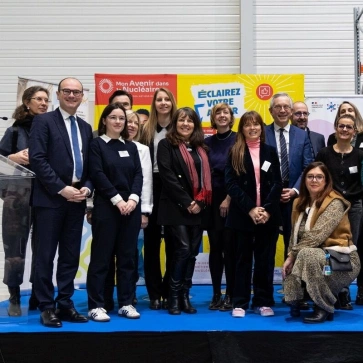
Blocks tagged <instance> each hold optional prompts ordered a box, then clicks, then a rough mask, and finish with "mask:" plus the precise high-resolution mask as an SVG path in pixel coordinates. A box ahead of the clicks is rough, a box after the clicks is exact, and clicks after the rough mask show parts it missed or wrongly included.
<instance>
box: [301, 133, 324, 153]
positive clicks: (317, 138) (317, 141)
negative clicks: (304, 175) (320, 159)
mask: <svg viewBox="0 0 363 363" xmlns="http://www.w3.org/2000/svg"><path fill="white" fill-rule="evenodd" d="M306 132H307V134H308V137H309V140H310V142H311V146H312V148H313V150H314V155H313V158H314V159H315V157H316V155H317V154H318V152H319V151H320V149H322V148H323V147H325V137H324V135H322V134H319V133H317V132H314V131H310V129H309V128H307V131H306Z"/></svg>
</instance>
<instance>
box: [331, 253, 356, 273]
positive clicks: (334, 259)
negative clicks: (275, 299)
mask: <svg viewBox="0 0 363 363" xmlns="http://www.w3.org/2000/svg"><path fill="white" fill-rule="evenodd" d="M326 252H328V253H329V255H330V258H329V260H330V268H331V270H332V271H352V270H353V267H352V263H351V261H350V254H349V253H341V252H337V251H334V250H326Z"/></svg>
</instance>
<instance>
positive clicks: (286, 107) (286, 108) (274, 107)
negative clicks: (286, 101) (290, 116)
mask: <svg viewBox="0 0 363 363" xmlns="http://www.w3.org/2000/svg"><path fill="white" fill-rule="evenodd" d="M272 108H273V109H274V110H276V111H281V110H282V109H285V110H286V111H290V110H291V107H290V106H287V105H282V106H281V105H276V106H273V107H272Z"/></svg>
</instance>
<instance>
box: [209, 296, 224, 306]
mask: <svg viewBox="0 0 363 363" xmlns="http://www.w3.org/2000/svg"><path fill="white" fill-rule="evenodd" d="M222 304H223V300H222V294H221V293H217V294H214V295H213V298H212V301H211V302H210V304H209V307H208V309H209V310H218V309H219V308H220V307H221V306H222Z"/></svg>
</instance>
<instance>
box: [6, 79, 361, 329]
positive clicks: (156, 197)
mask: <svg viewBox="0 0 363 363" xmlns="http://www.w3.org/2000/svg"><path fill="white" fill-rule="evenodd" d="M82 96H83V86H82V84H81V82H80V81H79V80H77V79H75V78H66V79H63V80H62V81H61V82H60V83H59V85H58V91H57V97H58V100H59V108H57V109H56V110H54V111H51V112H46V111H47V104H48V102H49V93H48V91H47V90H46V89H44V88H41V87H30V88H29V89H27V90H26V91H25V92H24V95H23V104H22V105H21V106H19V108H18V109H17V110H18V111H16V112H15V113H14V118H15V120H16V121H15V123H14V125H13V126H12V127H11V128H9V129H8V130H7V131H6V134H5V135H4V137H3V139H2V140H1V142H0V153H1V154H2V155H4V156H8V157H9V159H10V160H13V161H15V162H17V163H19V164H22V165H25V166H27V167H30V168H31V170H32V171H34V173H35V174H36V178H35V180H34V185H33V192H32V198H31V205H32V218H31V220H32V223H33V234H32V249H33V263H32V265H33V268H32V276H31V281H32V283H33V288H32V290H33V293H32V299H33V300H32V301H33V305H34V306H35V307H38V309H39V310H40V312H41V315H40V321H41V323H42V324H43V325H45V326H48V327H61V326H62V321H71V322H77V323H83V322H87V321H88V320H89V319H90V320H93V321H97V322H107V321H109V320H110V316H109V315H108V313H109V312H110V311H111V310H113V309H114V299H113V292H114V285H115V277H116V287H117V303H118V315H120V316H123V317H126V318H129V319H137V318H139V317H140V313H139V312H138V311H137V310H136V307H135V306H136V304H137V298H136V283H137V280H138V277H139V276H138V259H139V257H140V252H141V251H140V246H139V248H138V236H139V232H140V229H142V230H143V231H144V254H143V256H144V273H145V283H146V288H147V292H148V295H149V298H150V304H149V307H150V309H152V310H159V309H165V310H168V312H169V314H171V315H179V314H181V312H184V313H187V314H194V313H196V312H197V310H196V308H195V307H194V306H193V305H192V303H191V301H190V292H189V290H190V288H191V286H192V277H193V273H194V267H195V262H196V256H197V255H198V251H199V248H200V244H201V240H202V235H203V231H204V230H206V231H207V233H208V237H209V242H210V255H209V266H210V272H211V278H212V285H213V294H212V299H211V301H210V303H209V309H210V310H219V311H232V316H233V317H243V316H245V314H246V311H247V309H248V308H249V307H250V303H251V304H252V305H251V308H252V309H253V311H254V313H256V314H259V315H261V316H273V315H274V311H273V309H272V308H273V306H274V304H275V301H274V298H273V277H274V265H275V261H274V260H275V253H276V243H277V239H278V236H279V234H282V235H283V239H284V245H285V259H286V261H285V263H284V265H283V268H282V273H283V277H284V279H285V282H284V293H285V302H286V303H288V304H289V305H290V306H291V316H293V317H297V316H299V315H300V310H303V309H309V303H308V301H307V300H308V299H312V300H313V302H314V312H313V314H312V315H310V316H308V317H305V318H304V321H305V322H307V323H319V322H323V321H325V320H330V319H332V317H333V313H334V305H335V308H342V309H344V308H345V309H351V308H352V305H351V304H350V301H349V285H350V283H351V282H352V281H353V280H354V279H355V278H356V277H357V276H358V273H359V270H360V262H359V257H358V254H357V248H356V245H357V244H358V241H359V239H360V228H359V227H360V225H361V221H360V218H361V211H362V180H361V170H362V155H361V154H362V151H360V150H359V147H360V145H361V143H360V136H361V134H359V133H358V135H357V130H360V128H362V131H363V121H362V119H361V118H360V114H359V111H358V110H357V109H356V108H355V107H354V106H353V105H351V104H350V103H344V104H342V105H341V107H340V108H339V110H338V113H340V114H339V116H337V119H336V123H335V125H334V127H335V133H334V136H332V138H331V139H332V140H330V138H329V140H330V141H331V143H332V144H333V145H331V146H328V147H327V148H325V140H324V137H323V136H322V135H319V134H316V133H314V132H312V131H310V130H309V129H308V127H307V119H308V116H309V112H308V108H307V106H306V105H305V104H304V103H303V102H296V103H295V104H293V102H292V100H291V98H290V97H289V95H288V94H285V93H279V94H275V95H274V96H273V97H272V98H271V101H270V102H271V103H270V108H269V110H270V113H271V116H272V118H273V120H274V122H273V123H272V124H271V125H269V126H265V124H264V121H263V119H262V117H261V115H259V114H258V113H257V112H256V111H248V112H246V113H245V114H244V115H243V116H242V117H241V119H240V122H239V125H238V128H237V132H234V131H232V127H233V124H234V115H233V111H232V109H231V107H230V106H229V105H228V104H225V103H221V104H217V105H215V106H214V107H213V109H212V110H211V126H212V127H213V128H214V129H215V130H216V133H215V134H214V135H213V136H211V137H208V138H206V139H205V138H204V134H203V130H202V127H201V122H200V119H199V117H198V115H197V114H196V112H195V111H194V110H193V109H191V108H189V107H183V108H180V109H177V107H176V102H175V99H174V96H173V94H172V93H171V92H170V91H169V90H168V89H166V88H160V89H158V90H157V91H156V92H155V93H154V96H153V99H152V103H151V108H150V114H149V118H148V120H147V121H146V122H145V123H143V120H142V117H143V115H144V112H143V111H141V112H140V113H138V112H133V111H132V105H133V99H132V95H130V94H129V93H128V92H126V91H122V90H119V91H116V92H115V93H114V94H113V95H112V96H111V97H110V100H109V105H107V106H106V107H105V109H104V110H103V112H102V114H101V117H100V120H99V124H98V128H97V131H96V132H94V133H93V135H92V129H91V127H90V126H89V125H88V124H87V123H86V122H85V121H84V120H82V119H81V118H80V117H78V116H76V111H77V108H78V107H79V105H80V103H81V101H82ZM351 110H353V111H351ZM20 111H21V112H20ZM17 112H18V113H17ZM19 112H20V113H19ZM19 115H20V116H19ZM290 120H291V121H292V124H290V123H289V122H290ZM295 125H296V126H295ZM14 129H15V130H16V133H17V143H15V144H14V137H13V133H14ZM352 144H353V145H352ZM314 160H316V162H313V161H314ZM90 197H92V198H93V210H92V212H91V213H89V215H88V221H89V222H90V223H91V225H92V234H93V240H92V245H91V256H90V264H89V268H88V274H87V293H88V316H87V317H86V316H83V315H82V314H80V313H79V312H78V311H77V310H76V309H75V307H74V304H73V301H72V295H73V292H74V282H73V281H74V278H75V275H76V272H77V268H78V263H79V253H80V242H81V236H82V225H83V219H84V213H85V209H86V199H87V198H90ZM26 232H28V229H27V231H26ZM162 239H164V241H165V255H166V268H165V274H164V275H163V274H162V272H161V267H160V246H161V241H162ZM5 243H7V242H6V241H5V239H4V245H5ZM57 248H58V254H59V258H58V261H57V274H56V278H57V287H58V293H57V296H56V298H54V286H53V283H52V274H53V260H54V256H55V253H56V250H57ZM329 249H331V250H334V251H338V252H341V253H343V254H345V255H347V256H349V257H350V262H351V266H352V268H351V269H350V270H349V271H339V272H338V271H335V272H334V271H333V273H332V274H326V275H324V274H323V270H324V267H325V266H326V264H327V257H326V256H327V255H328V251H329ZM358 251H360V250H359V249H358ZM5 259H7V255H5ZM223 271H225V275H226V292H225V295H224V296H223V295H222V290H221V283H222V275H223ZM251 281H252V285H253V297H252V301H251V295H252V293H251V288H252V285H251ZM4 283H6V284H7V285H8V287H9V293H10V306H9V315H13V316H18V315H20V314H21V309H20V285H21V283H22V278H18V279H15V278H12V279H9V280H8V281H4ZM337 301H338V304H337ZM356 303H357V304H362V305H363V282H362V278H361V277H360V275H359V276H358V296H357V300H356Z"/></svg>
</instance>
